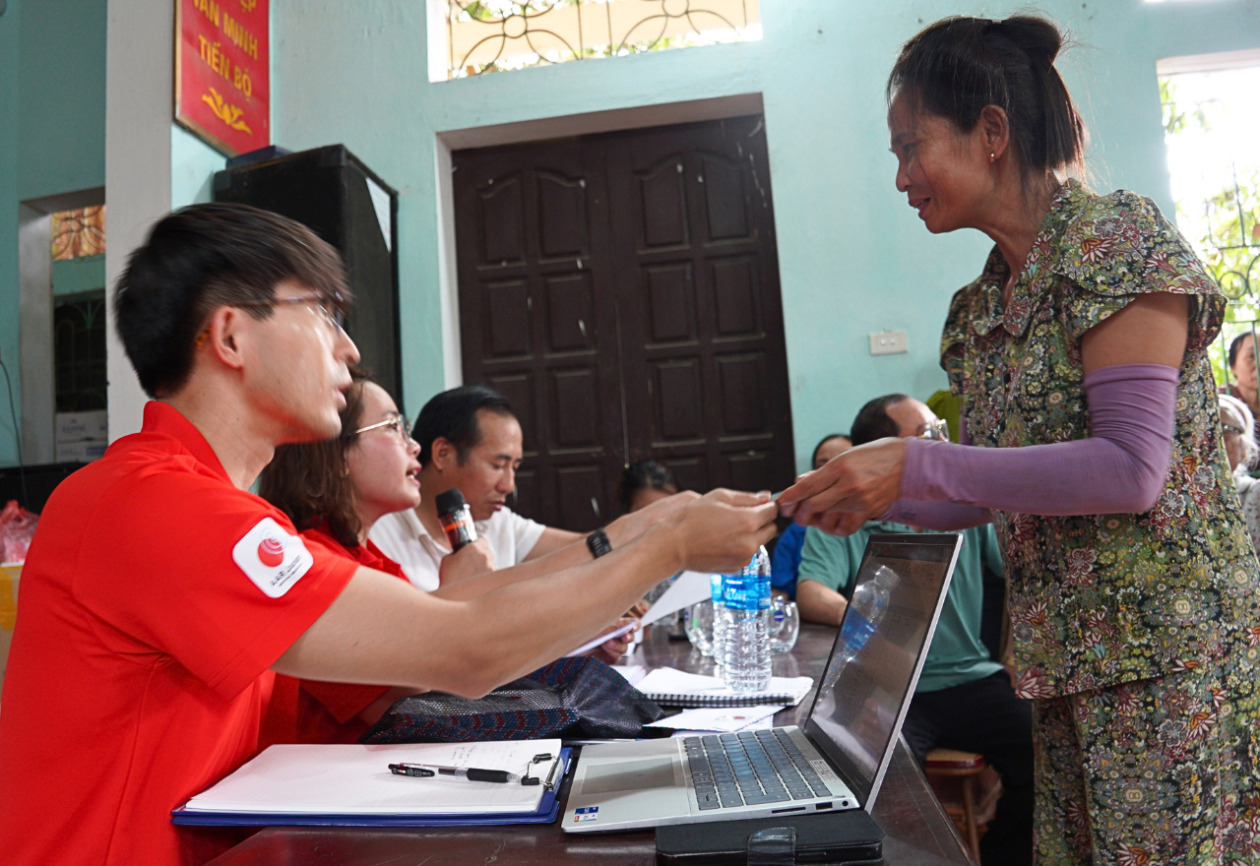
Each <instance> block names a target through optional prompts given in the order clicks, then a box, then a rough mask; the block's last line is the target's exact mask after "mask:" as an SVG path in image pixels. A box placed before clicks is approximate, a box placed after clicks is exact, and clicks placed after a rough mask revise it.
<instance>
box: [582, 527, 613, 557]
mask: <svg viewBox="0 0 1260 866" xmlns="http://www.w3.org/2000/svg"><path fill="white" fill-rule="evenodd" d="M586 547H587V549H588V550H590V552H591V556H593V557H595V558H596V559H599V558H600V557H601V556H603V555H604V554H605V553H612V544H610V543H609V541H608V534H607V533H605V532H604V528H603V527H602V526H601V527H600V528H599V529H597V530H595V531H594V532H592V533H591V534H590V535H588V536H586Z"/></svg>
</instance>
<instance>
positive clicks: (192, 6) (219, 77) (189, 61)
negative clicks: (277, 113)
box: [175, 0, 271, 156]
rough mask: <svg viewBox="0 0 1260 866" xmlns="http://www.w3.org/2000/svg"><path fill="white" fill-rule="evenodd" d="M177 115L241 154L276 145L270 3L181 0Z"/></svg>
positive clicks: (221, 147) (207, 137)
mask: <svg viewBox="0 0 1260 866" xmlns="http://www.w3.org/2000/svg"><path fill="white" fill-rule="evenodd" d="M176 3H177V4H178V5H177V6H176V16H175V31H176V34H175V35H176V42H175V45H176V48H175V119H176V120H177V121H178V122H179V123H181V124H183V125H184V126H186V127H188V128H189V129H191V130H192V131H193V132H195V133H197V134H198V135H200V136H201V137H202V138H204V139H205V140H206V141H208V142H210V143H211V144H212V145H214V146H215V147H217V148H218V149H219V150H221V151H223V152H224V153H226V154H227V155H228V156H235V155H236V154H238V153H246V152H248V151H251V150H256V149H258V148H260V147H266V146H267V145H268V144H271V63H270V61H271V57H270V54H271V50H270V38H271V29H270V27H269V24H270V14H269V0H176Z"/></svg>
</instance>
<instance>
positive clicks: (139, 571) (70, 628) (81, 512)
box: [0, 403, 357, 866]
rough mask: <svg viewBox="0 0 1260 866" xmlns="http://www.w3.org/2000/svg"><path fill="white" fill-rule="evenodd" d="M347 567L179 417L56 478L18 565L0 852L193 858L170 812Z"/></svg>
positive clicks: (219, 770) (214, 761) (245, 754)
mask: <svg viewBox="0 0 1260 866" xmlns="http://www.w3.org/2000/svg"><path fill="white" fill-rule="evenodd" d="M356 568H357V566H356V564H355V563H353V562H351V561H349V560H347V559H345V558H343V557H337V556H333V555H331V554H329V553H327V552H326V551H324V550H319V549H308V548H307V547H306V546H305V545H304V544H303V542H302V540H301V538H300V537H299V536H298V535H297V534H296V533H295V532H294V530H293V526H292V524H291V523H290V522H289V520H288V518H286V517H285V516H284V514H283V513H282V512H281V511H279V510H278V509H276V508H274V507H272V506H271V505H270V504H268V503H267V502H265V501H264V500H262V499H260V498H259V497H257V496H255V495H253V494H251V493H249V492H247V491H244V490H239V489H237V488H236V487H235V486H233V484H232V482H231V480H230V479H229V478H228V477H227V474H226V473H225V472H224V470H223V467H222V465H221V464H220V463H219V460H218V458H217V457H216V456H215V454H214V451H213V450H212V449H211V448H210V446H209V444H208V443H207V442H206V441H205V439H204V438H202V436H201V434H200V433H199V432H198V431H197V430H196V428H195V427H193V425H192V424H191V423H190V422H189V421H188V420H187V419H185V418H184V417H183V416H182V415H181V414H180V413H179V412H178V411H176V410H175V409H173V408H172V407H170V406H168V405H166V404H163V403H149V404H148V405H147V406H146V407H145V412H144V429H143V430H142V432H140V433H137V434H134V435H132V436H127V437H124V438H122V439H120V440H118V441H117V442H115V443H114V444H113V445H112V446H111V447H110V448H109V450H108V451H107V452H106V454H105V456H104V457H103V458H101V459H100V460H98V461H96V462H95V463H93V464H91V465H90V466H87V467H85V468H84V469H81V470H80V471H78V472H76V473H75V474H74V475H72V476H71V477H70V478H68V479H66V480H65V481H64V482H62V484H61V485H60V486H59V487H58V488H57V489H56V491H55V492H54V493H53V495H52V497H51V498H50V499H49V501H48V505H47V507H46V508H45V510H44V512H43V514H42V515H41V517H40V521H39V528H38V530H37V531H36V533H35V538H34V541H33V542H32V544H31V549H30V554H29V556H28V558H27V561H26V566H25V568H24V569H23V572H22V599H21V605H20V606H19V608H18V616H17V627H16V630H15V632H14V637H13V644H12V651H11V654H10V657H9V662H8V668H7V671H6V674H5V680H4V695H3V701H2V705H3V713H2V714H0V840H3V841H2V847H3V853H2V854H0V857H2V858H3V860H4V862H5V863H6V864H10V866H18V864H31V866H36V864H38V866H44V864H48V863H65V862H82V863H89V862H90V863H106V864H120V866H121V864H127V866H132V864H138V863H152V864H194V863H195V864H200V863H204V862H205V861H206V860H208V859H210V858H212V857H214V856H216V855H217V854H219V853H221V852H222V850H224V848H225V847H227V845H228V844H230V837H229V838H226V839H225V837H224V836H222V835H221V834H215V833H213V832H198V831H189V830H184V829H176V828H175V827H174V826H172V825H171V823H170V810H171V809H172V808H174V807H176V806H178V805H180V804H181V803H182V802H183V801H184V800H185V799H187V798H188V797H189V796H191V795H192V794H195V793H197V792H198V791H200V790H202V789H203V788H205V787H206V786H208V785H210V784H211V783H213V782H215V781H217V780H218V779H219V778H220V777H222V776H224V775H225V774H227V773H229V772H231V771H232V770H234V769H236V768H237V767H238V766H240V764H242V763H243V762H244V761H246V760H247V759H248V758H250V757H252V756H253V755H254V754H255V753H256V752H257V749H258V731H259V724H260V720H261V714H262V708H263V705H264V703H265V702H266V700H267V699H268V697H269V695H270V691H271V687H272V683H273V680H274V675H273V674H272V673H271V672H270V671H269V668H270V666H271V665H272V664H273V663H274V662H275V660H276V659H277V658H278V657H279V656H280V655H281V654H282V653H283V652H284V651H285V650H286V649H287V648H288V647H289V646H290V645H291V644H292V643H293V642H294V640H296V639H297V638H298V637H299V636H300V635H301V634H302V633H303V632H304V631H305V630H306V629H307V628H308V627H309V626H310V625H311V624H312V623H313V622H314V621H315V620H316V619H317V618H318V617H319V616H320V614H322V613H323V612H324V610H325V609H327V607H328V605H329V604H331V603H332V601H333V599H334V598H336V596H337V595H338V594H339V593H340V592H341V590H342V589H343V588H344V587H345V585H346V583H347V581H349V579H350V577H351V575H353V574H354V572H355V570H356Z"/></svg>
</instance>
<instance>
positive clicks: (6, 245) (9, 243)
mask: <svg viewBox="0 0 1260 866" xmlns="http://www.w3.org/2000/svg"><path fill="white" fill-rule="evenodd" d="M22 3H23V0H10V2H9V4H8V10H7V11H6V12H5V14H4V15H3V16H0V361H3V362H4V365H5V369H6V370H7V371H8V375H7V376H6V377H3V379H4V381H0V387H3V388H4V389H5V391H6V393H5V394H4V399H3V400H0V409H7V407H8V400H9V399H12V400H13V405H14V407H15V408H16V407H17V406H18V405H20V404H21V401H22V396H21V392H20V391H18V388H19V386H20V382H21V379H22V376H21V372H20V370H19V368H18V363H17V361H18V261H17V230H18V206H17V202H18V193H17V187H18V125H17V124H16V123H14V122H12V121H13V119H15V118H17V116H18V75H17V71H18V66H19V62H18V48H19V46H20V44H21V42H20V39H19V36H20V30H21V21H20V18H21V8H22ZM10 389H12V390H11V391H10ZM17 425H18V426H17V427H16V428H15V426H14V420H13V418H12V417H11V416H10V414H9V413H8V412H7V411H0V466H12V465H13V464H15V463H16V462H17V444H16V431H17V430H18V429H21V420H20V418H19V420H18V422H17Z"/></svg>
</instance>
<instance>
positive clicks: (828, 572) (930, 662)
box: [798, 521, 1003, 692]
mask: <svg viewBox="0 0 1260 866" xmlns="http://www.w3.org/2000/svg"><path fill="white" fill-rule="evenodd" d="M918 531H919V530H915V529H911V528H910V527H908V526H903V525H902V524H900V523H881V522H879V521H872V522H870V523H868V524H866V525H865V526H863V527H862V528H861V529H859V530H858V531H857V532H855V533H854V534H853V535H850V536H848V537H847V538H839V537H837V536H834V535H828V534H827V533H825V532H823V531H822V530H819V529H810V530H808V531H806V533H805V545H804V547H802V548H801V569H800V573H799V577H798V585H799V584H800V583H803V582H804V581H807V580H816V581H818V582H819V583H821V584H822V585H823V586H825V587H828V588H829V589H833V590H835V591H836V592H839V593H840V594H841V595H843V596H844V597H845V598H848V597H849V596H850V595H851V594H852V593H853V581H854V578H855V577H856V576H857V572H858V566H859V565H861V563H862V553H863V551H865V550H866V542H867V539H869V538H870V537H871V535H873V534H874V533H876V532H918ZM963 538H964V541H963V546H962V550H960V551H959V553H958V565H957V566H956V567H955V568H954V577H953V580H952V581H951V582H950V585H949V592H948V593H947V594H946V596H945V604H944V606H943V607H942V608H941V616H940V619H939V620H938V621H937V623H936V633H935V635H933V637H932V645H931V646H930V647H929V648H928V655H927V659H926V660H925V661H924V663H923V673H922V674H921V675H920V676H919V686H918V688H917V689H916V691H920V692H935V691H939V690H941V689H947V688H950V687H951V686H957V685H962V684H963V683H969V682H972V681H974V680H978V679H982V678H983V677H987V676H989V675H990V674H992V673H994V672H995V671H999V670H1001V669H1002V666H1001V665H999V664H998V663H997V662H995V661H993V660H992V659H991V658H990V657H989V650H988V649H987V648H986V647H985V645H984V644H983V643H982V642H981V641H980V612H981V608H982V607H983V604H984V569H985V566H988V568H989V569H990V570H991V571H993V572H994V573H995V574H997V575H999V576H1001V575H1002V574H1003V571H1002V557H1001V554H1000V553H999V548H998V542H997V536H996V535H995V534H994V532H993V526H992V525H985V526H978V527H975V528H973V529H966V530H963Z"/></svg>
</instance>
